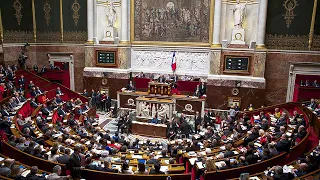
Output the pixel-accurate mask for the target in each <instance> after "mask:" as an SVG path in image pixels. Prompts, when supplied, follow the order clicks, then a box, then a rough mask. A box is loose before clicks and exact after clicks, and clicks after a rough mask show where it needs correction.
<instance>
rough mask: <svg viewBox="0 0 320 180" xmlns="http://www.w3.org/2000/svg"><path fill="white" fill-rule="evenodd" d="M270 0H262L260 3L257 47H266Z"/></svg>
mask: <svg viewBox="0 0 320 180" xmlns="http://www.w3.org/2000/svg"><path fill="white" fill-rule="evenodd" d="M267 9H268V0H261V1H260V4H259V17H258V18H259V19H258V28H257V45H256V48H257V49H265V44H264V43H265V34H266V26H267Z"/></svg>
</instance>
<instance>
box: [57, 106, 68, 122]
mask: <svg viewBox="0 0 320 180" xmlns="http://www.w3.org/2000/svg"><path fill="white" fill-rule="evenodd" d="M58 115H59V116H61V117H62V119H63V118H64V117H65V115H66V112H65V111H64V110H63V107H62V105H60V106H59V108H58Z"/></svg>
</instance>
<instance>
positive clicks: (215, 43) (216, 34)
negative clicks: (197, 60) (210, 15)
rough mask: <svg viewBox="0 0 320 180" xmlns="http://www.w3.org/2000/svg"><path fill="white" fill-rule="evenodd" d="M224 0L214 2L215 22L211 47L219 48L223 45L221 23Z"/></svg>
mask: <svg viewBox="0 0 320 180" xmlns="http://www.w3.org/2000/svg"><path fill="white" fill-rule="evenodd" d="M221 6H222V0H215V2H214V22H213V36H212V37H213V40H212V45H211V47H213V48H219V47H221V42H220V29H221V27H220V25H221V8H222V7H221Z"/></svg>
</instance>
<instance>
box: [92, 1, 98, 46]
mask: <svg viewBox="0 0 320 180" xmlns="http://www.w3.org/2000/svg"><path fill="white" fill-rule="evenodd" d="M93 41H94V43H95V44H99V40H98V6H97V0H93Z"/></svg>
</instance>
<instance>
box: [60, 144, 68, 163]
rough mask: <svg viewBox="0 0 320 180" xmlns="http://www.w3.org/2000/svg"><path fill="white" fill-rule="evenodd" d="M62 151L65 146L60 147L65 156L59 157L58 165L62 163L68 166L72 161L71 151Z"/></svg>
mask: <svg viewBox="0 0 320 180" xmlns="http://www.w3.org/2000/svg"><path fill="white" fill-rule="evenodd" d="M62 149H64V147H63V146H61V147H60V153H64V154H63V155H61V156H59V157H57V161H58V163H61V164H67V163H68V162H69V159H70V149H65V150H64V151H63V150H62Z"/></svg>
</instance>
